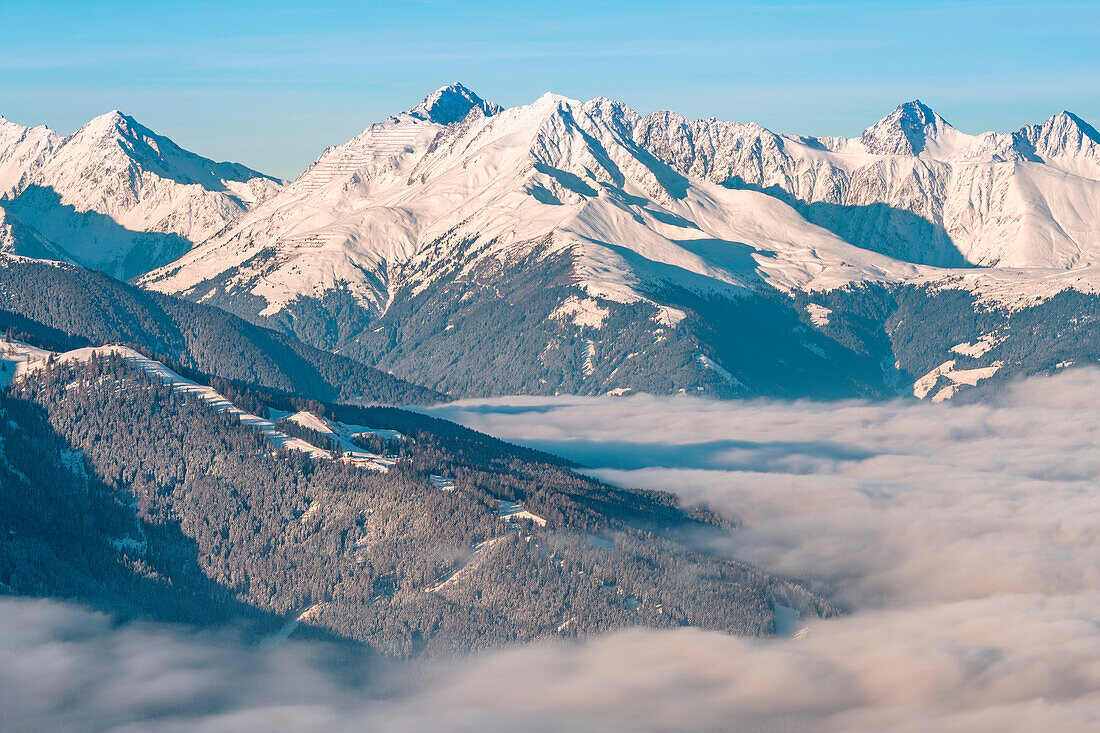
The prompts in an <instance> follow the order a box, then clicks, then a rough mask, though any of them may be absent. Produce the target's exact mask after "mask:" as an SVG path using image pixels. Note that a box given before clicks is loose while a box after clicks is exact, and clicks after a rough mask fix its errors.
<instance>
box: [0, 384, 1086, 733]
mask: <svg viewBox="0 0 1100 733" xmlns="http://www.w3.org/2000/svg"><path fill="white" fill-rule="evenodd" d="M430 412H431V413H432V414H434V415H437V416H439V417H444V418H448V419H451V420H455V421H457V422H460V423H462V424H464V425H467V426H469V427H472V428H475V429H477V430H481V431H484V432H487V433H490V434H492V435H495V436H497V437H500V438H504V439H506V440H510V441H514V442H517V443H522V444H524V445H528V446H531V447H535V448H540V449H545V450H549V451H552V452H554V453H558V454H560V455H563V456H565V457H567V458H570V459H573V460H575V461H577V462H578V463H581V464H583V465H585V466H586V467H587V469H586V470H588V471H590V472H591V473H592V474H593V475H595V476H598V477H599V478H601V479H603V480H606V481H609V482H612V483H616V484H620V485H623V486H631V487H638V488H652V489H662V490H666V491H671V492H674V493H676V494H678V495H679V496H680V497H682V499H683V501H684V502H685V503H693V502H705V503H707V504H709V505H711V506H713V507H715V508H717V509H720V510H722V511H723V512H725V513H727V514H730V515H733V516H735V517H736V518H737V519H738V520H739V521H740V524H741V526H740V528H738V529H736V530H734V531H732V532H730V533H729V535H728V537H727V538H725V539H724V540H722V541H721V542H719V543H717V544H716V545H714V546H713V550H714V551H716V552H720V553H724V554H726V555H728V556H730V557H735V558H740V559H744V560H747V561H750V562H753V563H755V564H757V565H760V566H762V567H764V568H767V569H769V570H772V571H776V572H780V573H783V574H785V575H789V576H792V577H795V578H800V579H803V580H804V581H806V582H807V583H808V584H810V585H811V586H812V587H813V588H814V589H815V590H817V591H818V592H821V593H824V594H827V595H828V596H829V597H830V598H832V599H834V600H835V602H836V603H838V604H839V605H841V606H842V607H843V608H844V609H846V610H847V611H848V613H847V614H846V615H844V616H842V617H839V618H834V619H829V620H820V619H802V620H801V621H800V622H799V625H800V626H805V631H804V632H802V633H799V634H798V635H797V638H782V639H768V640H758V639H742V638H736V637H729V636H725V635H723V634H719V633H713V632H704V631H699V630H695V629H681V630H676V631H650V630H629V631H622V632H618V633H613V634H609V635H606V636H603V637H598V638H594V639H589V640H587V641H583V642H570V643H565V642H544V643H536V644H533V645H528V646H523V647H516V648H510V649H503V650H498V651H494V652H489V653H485V654H479V655H475V656H471V657H469V658H466V659H461V660H455V661H453V662H447V663H442V664H434V665H432V666H418V665H397V664H392V665H391V664H386V665H378V664H373V665H371V666H370V668H369V669H366V670H357V671H354V673H353V672H349V671H348V664H349V663H348V662H347V660H342V661H341V663H340V664H333V663H332V656H331V655H332V654H334V652H333V651H332V650H329V649H327V648H325V647H320V646H315V645H310V644H307V643H303V642H289V643H287V644H284V645H282V646H280V647H278V648H275V649H257V648H245V647H242V646H240V645H239V644H237V643H236V642H234V641H231V640H229V639H227V638H224V637H215V636H211V635H205V634H196V633H192V632H184V631H181V630H178V629H173V628H169V627H162V626H148V625H141V624H128V625H122V626H118V625H115V624H112V623H111V621H110V620H109V619H107V618H105V617H103V616H101V615H98V614H95V613H92V612H89V611H87V610H83V609H80V608H76V607H72V606H68V605H63V604H59V603H54V602H49V601H23V600H6V601H0V710H3V711H5V713H6V715H8V720H9V722H14V723H15V724H16V727H18V723H19V722H21V721H35V722H37V723H38V724H39V727H41V724H42V721H47V722H53V723H56V724H57V725H61V726H64V725H66V724H71V723H72V721H74V720H75V721H95V723H96V724H97V725H99V726H115V727H118V728H120V729H127V728H131V727H132V728H134V729H137V728H141V727H144V726H147V725H149V724H151V723H153V722H155V723H156V724H158V725H160V726H162V727H164V728H165V729H168V730H171V729H173V727H178V728H180V729H194V728H200V729H206V730H241V729H246V730H247V729H255V730H261V729H263V730H267V729H271V728H272V727H276V728H288V727H289V728H296V729H316V730H326V731H331V730H344V729H354V730H390V731H406V730H407V731H414V730H431V729H435V730H440V729H443V730H469V731H479V732H483V731H493V730H515V729H525V730H544V731H557V730H578V731H587V730H622V731H635V730H661V731H678V730H684V731H689V730H690V731H694V730H768V731H771V730H792V731H794V730H800V731H801V730H827V731H927V730H937V731H955V730H957V731H964V730H965V731H975V730H978V731H983V730H984V731H1048V730H1059V731H1078V730H1079V731H1093V730H1100V478H1098V477H1100V370H1095V369H1077V370H1071V371H1069V372H1065V373H1062V374H1059V375H1057V376H1054V377H1043V378H1034V379H1031V380H1028V381H1025V382H1020V383H1018V384H1016V385H1014V386H1012V387H1010V388H1009V389H1007V390H1005V391H1004V392H1003V393H1002V394H1001V395H1000V396H998V397H997V398H995V401H994V402H992V403H988V404H969V405H951V404H940V405H930V404H924V403H916V402H913V401H909V400H905V401H902V400H898V401H894V402H862V401H849V402H834V403H813V402H777V401H763V400H758V401H749V402H713V401H702V400H699V399H693V398H687V397H671V398H669V397H650V396H644V395H639V396H634V397H627V398H613V397H603V398H580V397H557V398H529V397H522V398H503V399H493V400H476V401H463V402H458V403H454V404H448V405H445V406H440V407H436V408H432V409H431V410H430ZM352 665H354V663H352Z"/></svg>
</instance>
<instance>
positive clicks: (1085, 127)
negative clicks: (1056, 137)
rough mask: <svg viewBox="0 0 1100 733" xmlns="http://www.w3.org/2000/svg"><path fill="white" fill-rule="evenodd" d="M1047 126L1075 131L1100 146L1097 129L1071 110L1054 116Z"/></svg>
mask: <svg viewBox="0 0 1100 733" xmlns="http://www.w3.org/2000/svg"><path fill="white" fill-rule="evenodd" d="M1045 126H1048V127H1050V128H1052V129H1062V130H1075V131H1076V132H1078V133H1079V134H1081V135H1083V136H1085V137H1087V138H1089V139H1090V140H1092V141H1093V142H1094V143H1098V144H1100V132H1097V131H1096V128H1095V127H1093V126H1092V125H1090V124H1089V123H1087V122H1085V121H1084V120H1083V119H1081V118H1080V117H1078V116H1077V115H1075V114H1073V113H1072V112H1070V111H1069V110H1062V111H1061V112H1059V113H1058V114H1056V115H1054V116H1053V117H1051V118H1050V119H1049V120H1047V121H1046V125H1045Z"/></svg>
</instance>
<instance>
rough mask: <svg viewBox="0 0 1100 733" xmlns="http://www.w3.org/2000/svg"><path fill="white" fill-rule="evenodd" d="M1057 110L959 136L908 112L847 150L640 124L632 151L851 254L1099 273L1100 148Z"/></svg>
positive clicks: (698, 127) (684, 123)
mask: <svg viewBox="0 0 1100 733" xmlns="http://www.w3.org/2000/svg"><path fill="white" fill-rule="evenodd" d="M1098 139H1100V138H1098V136H1097V134H1096V131H1095V130H1093V129H1092V128H1091V127H1090V126H1089V125H1088V124H1086V123H1085V122H1083V121H1082V120H1080V119H1079V118H1077V117H1075V116H1074V115H1071V114H1069V113H1066V112H1063V113H1061V114H1059V115H1056V116H1054V117H1052V118H1051V119H1049V120H1047V121H1046V122H1044V123H1043V124H1041V125H1034V126H1030V127H1025V128H1023V129H1021V130H1019V131H1017V132H1015V133H1009V134H1001V133H993V132H987V133H984V134H981V135H968V134H965V133H963V132H960V131H959V130H957V129H955V128H954V127H952V126H951V125H950V124H948V123H947V122H946V121H945V120H944V119H943V118H942V117H940V116H939V115H938V114H936V113H935V112H933V111H932V110H931V109H930V108H929V107H928V106H926V105H925V104H923V103H921V102H920V101H913V102H907V103H905V104H903V105H901V106H899V107H898V108H897V109H896V110H894V111H893V112H892V113H890V114H889V115H887V116H886V117H884V118H883V119H882V120H880V121H879V122H877V123H875V124H874V125H872V126H871V127H869V128H867V130H865V131H864V132H863V134H862V135H860V136H859V137H858V138H852V139H845V138H812V137H801V136H795V135H779V134H775V133H772V132H770V131H768V130H765V129H764V128H761V127H759V126H758V125H752V124H748V125H745V124H737V123H729V122H720V121H717V120H713V119H712V120H698V121H691V120H686V119H684V118H682V117H680V116H678V115H676V114H674V113H670V112H660V113H654V114H651V115H647V116H646V117H645V118H643V119H642V120H641V121H640V123H639V124H638V125H637V127H636V128H635V140H636V141H637V142H638V144H639V145H642V146H644V147H645V148H646V149H647V150H650V151H651V152H652V153H653V154H654V155H656V156H657V157H659V158H661V159H662V160H664V161H665V162H667V163H669V164H671V165H673V166H674V167H676V168H677V169H678V170H681V171H683V172H685V173H686V174H688V175H690V176H692V177H695V178H700V179H704V180H708V181H712V182H714V183H718V184H720V185H723V186H727V187H730V188H747V189H754V190H765V191H769V192H771V193H773V194H775V195H778V196H780V197H781V198H784V200H787V201H789V202H790V203H791V204H792V205H793V206H795V208H797V209H798V210H799V212H800V213H802V214H803V215H804V216H806V218H807V219H809V220H810V221H813V222H814V223H816V224H819V225H821V226H823V227H825V228H827V229H829V230H830V231H833V232H835V233H837V234H838V235H840V236H842V237H843V238H845V239H846V240H847V241H850V242H852V243H853V244H857V245H859V246H861V247H865V248H868V249H872V250H875V251H879V252H883V253H885V254H888V255H890V256H892V257H895V258H898V259H902V260H906V261H909V262H915V263H922V264H930V265H938V266H964V265H981V266H1000V267H1029V268H1034V267H1053V268H1067V267H1080V266H1091V265H1096V264H1100V229H1098V228H1097V227H1096V226H1095V222H1096V221H1097V217H1098V215H1100V165H1098V164H1097V161H1098V160H1100V158H1098V156H1100V143H1098V142H1097V140H1098Z"/></svg>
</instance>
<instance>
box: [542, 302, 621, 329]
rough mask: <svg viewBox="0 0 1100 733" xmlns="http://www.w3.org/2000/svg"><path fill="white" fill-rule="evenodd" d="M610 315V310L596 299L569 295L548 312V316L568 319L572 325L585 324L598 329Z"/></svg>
mask: <svg viewBox="0 0 1100 733" xmlns="http://www.w3.org/2000/svg"><path fill="white" fill-rule="evenodd" d="M610 315H611V311H609V310H608V309H607V308H604V307H602V306H601V305H600V304H599V303H598V302H597V301H596V300H594V299H592V298H578V297H577V296H575V295H571V296H569V297H568V298H566V299H565V301H564V302H562V304H561V305H560V306H558V307H557V309H556V310H555V311H554V312H553V313H551V314H550V317H551V318H553V319H555V320H559V321H565V320H570V321H572V323H573V325H574V326H578V327H581V328H584V327H586V326H587V327H589V328H595V329H599V328H601V327H603V324H604V321H606V320H607V317H608V316H610Z"/></svg>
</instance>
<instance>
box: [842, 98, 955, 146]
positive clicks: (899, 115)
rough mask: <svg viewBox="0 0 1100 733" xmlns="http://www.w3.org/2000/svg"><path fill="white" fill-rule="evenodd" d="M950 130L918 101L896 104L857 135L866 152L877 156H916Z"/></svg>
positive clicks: (943, 121)
mask: <svg viewBox="0 0 1100 733" xmlns="http://www.w3.org/2000/svg"><path fill="white" fill-rule="evenodd" d="M946 129H954V128H952V127H951V125H950V124H949V123H948V122H947V120H945V119H943V118H942V117H940V116H939V115H938V114H936V113H935V111H933V110H932V108H931V107H929V106H928V105H926V104H925V103H924V102H922V101H920V100H919V99H914V100H912V101H910V102H904V103H902V104H899V105H898V106H897V108H896V109H894V111H893V112H891V113H890V114H888V115H887V116H885V117H883V118H882V119H881V120H879V121H878V122H876V123H875V124H874V125H872V126H871V127H868V128H867V129H866V130H864V131H863V134H862V135H860V138H859V139H860V141H862V142H863V144H864V145H865V146H866V147H867V152H870V153H876V154H878V155H920V154H921V153H922V152H924V149H925V147H926V145H927V144H928V142H930V141H931V140H934V139H935V138H936V136H937V135H938V134H939V133H941V132H942V131H944V130H946Z"/></svg>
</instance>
